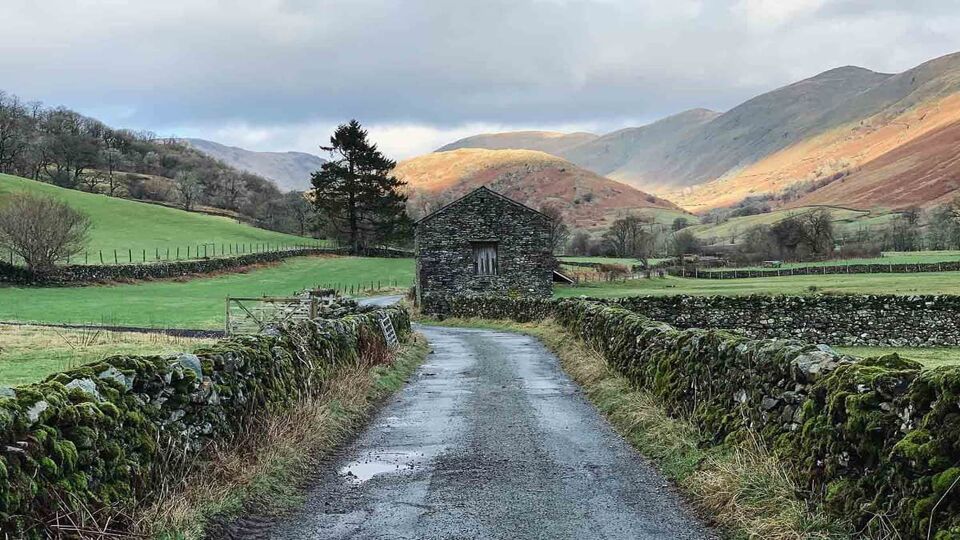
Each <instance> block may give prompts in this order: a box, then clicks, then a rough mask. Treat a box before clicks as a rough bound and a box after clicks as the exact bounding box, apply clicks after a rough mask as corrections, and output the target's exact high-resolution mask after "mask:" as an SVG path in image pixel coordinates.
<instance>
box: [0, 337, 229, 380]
mask: <svg viewBox="0 0 960 540" xmlns="http://www.w3.org/2000/svg"><path fill="white" fill-rule="evenodd" d="M212 341H213V340H208V339H192V338H181V337H173V336H165V335H158V334H137V333H132V332H103V331H98V330H88V329H66V328H45V327H40V326H10V325H2V324H0V385H5V386H15V385H18V384H24V383H29V382H34V381H38V380H40V379H42V378H44V377H46V376H47V375H49V374H51V373H55V372H57V371H63V370H65V369H70V368H73V367H76V366H79V365H81V364H86V363H90V362H95V361H98V360H101V359H103V358H105V357H107V356H116V355H123V354H167V353H176V352H191V351H193V349H194V348H196V347H198V346H199V345H202V344H206V343H210V342H212Z"/></svg>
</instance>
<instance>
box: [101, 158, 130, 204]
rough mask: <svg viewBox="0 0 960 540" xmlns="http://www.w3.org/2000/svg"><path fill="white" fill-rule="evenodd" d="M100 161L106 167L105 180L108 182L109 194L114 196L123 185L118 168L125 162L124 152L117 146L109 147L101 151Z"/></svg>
mask: <svg viewBox="0 0 960 540" xmlns="http://www.w3.org/2000/svg"><path fill="white" fill-rule="evenodd" d="M100 162H101V163H102V164H103V168H104V169H105V171H104V173H105V178H104V181H105V182H106V184H107V194H108V195H110V196H111V197H113V196H115V195H116V193H117V190H118V189H120V186H121V185H122V182H121V180H120V175H118V174H117V169H119V168H120V167H122V166H123V164H124V158H123V152H121V151H120V150H117V149H116V148H107V149H105V150H103V151H101V152H100Z"/></svg>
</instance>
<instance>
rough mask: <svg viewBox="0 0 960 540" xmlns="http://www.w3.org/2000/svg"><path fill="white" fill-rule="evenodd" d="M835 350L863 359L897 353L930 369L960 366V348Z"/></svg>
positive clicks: (838, 348)
mask: <svg viewBox="0 0 960 540" xmlns="http://www.w3.org/2000/svg"><path fill="white" fill-rule="evenodd" d="M834 349H836V350H838V351H840V352H842V353H846V354H850V355H853V356H859V357H862V358H866V357H870V356H883V355H885V354H891V353H897V354H899V355H900V356H902V357H904V358H909V359H911V360H916V361H917V362H920V363H921V364H923V365H924V366H926V367H928V368H935V367H940V366H952V365H957V364H960V347H834Z"/></svg>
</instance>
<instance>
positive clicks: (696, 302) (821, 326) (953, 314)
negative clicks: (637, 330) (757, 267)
mask: <svg viewBox="0 0 960 540" xmlns="http://www.w3.org/2000/svg"><path fill="white" fill-rule="evenodd" d="M614 303H616V304H619V305H622V306H623V307H625V308H628V309H630V310H632V311H635V312H637V313H640V314H642V315H646V316H648V317H650V318H652V319H656V320H658V321H664V322H667V323H670V324H671V325H673V326H677V327H680V328H724V329H728V330H734V331H737V332H738V333H742V334H744V335H747V336H750V337H754V338H775V337H776V338H796V339H802V340H805V341H812V342H814V343H830V344H834V345H874V346H876V345H890V346H896V347H903V346H912V347H931V346H943V345H960V296H950V295H942V296H896V295H852V294H851V295H804V296H782V295H781V296H770V295H750V296H679V295H678V296H663V297H654V296H635V297H630V298H623V299H620V300H616V301H614Z"/></svg>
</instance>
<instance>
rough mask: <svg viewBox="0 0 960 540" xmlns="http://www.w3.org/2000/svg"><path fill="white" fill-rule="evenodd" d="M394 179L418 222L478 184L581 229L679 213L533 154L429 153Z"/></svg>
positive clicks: (407, 164) (665, 203)
mask: <svg viewBox="0 0 960 540" xmlns="http://www.w3.org/2000/svg"><path fill="white" fill-rule="evenodd" d="M394 174H395V175H396V176H397V177H398V178H400V179H402V180H404V181H406V182H407V183H408V184H409V188H410V205H411V208H413V210H414V214H415V215H417V216H418V217H419V216H422V215H424V214H426V213H428V212H429V211H431V210H433V209H436V208H437V207H439V206H441V205H443V204H445V203H447V202H450V201H452V200H454V199H456V198H458V197H460V196H462V195H464V194H466V193H468V192H469V191H471V190H473V189H476V188H477V187H479V186H484V185H485V186H488V187H490V188H491V189H493V190H494V191H497V192H498V193H502V194H504V195H506V196H508V197H510V198H512V199H515V200H517V201H520V202H521V203H524V204H526V205H528V206H531V207H533V208H539V207H540V206H542V205H544V204H555V205H557V206H559V207H560V209H561V211H562V212H563V214H564V218H565V219H566V221H567V223H568V224H569V225H571V226H572V227H575V228H581V229H596V228H599V227H604V226H606V225H608V224H609V223H610V222H611V221H612V220H614V219H616V218H617V217H618V216H620V215H623V214H625V213H628V212H637V213H648V214H655V215H657V216H658V217H660V218H661V219H662V220H664V221H668V220H672V219H673V217H676V216H679V215H682V214H683V212H682V211H681V210H680V209H679V208H677V207H676V206H675V205H674V204H673V203H671V202H669V201H667V200H664V199H660V198H658V197H655V196H653V195H650V194H648V193H644V192H642V191H639V190H637V189H634V188H632V187H630V186H627V185H625V184H620V183H619V182H614V181H612V180H609V179H607V178H604V177H602V176H599V175H597V174H595V173H592V172H590V171H587V170H584V169H581V168H579V167H577V166H576V165H573V164H572V163H570V162H568V161H566V160H563V159H561V158H558V157H556V156H552V155H549V154H546V153H544V152H537V151H533V150H486V149H458V150H451V151H447V152H435V153H432V154H426V155H423V156H420V157H416V158H412V159H408V160H405V161H402V162H400V163H399V164H398V165H397V168H396V169H394Z"/></svg>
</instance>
